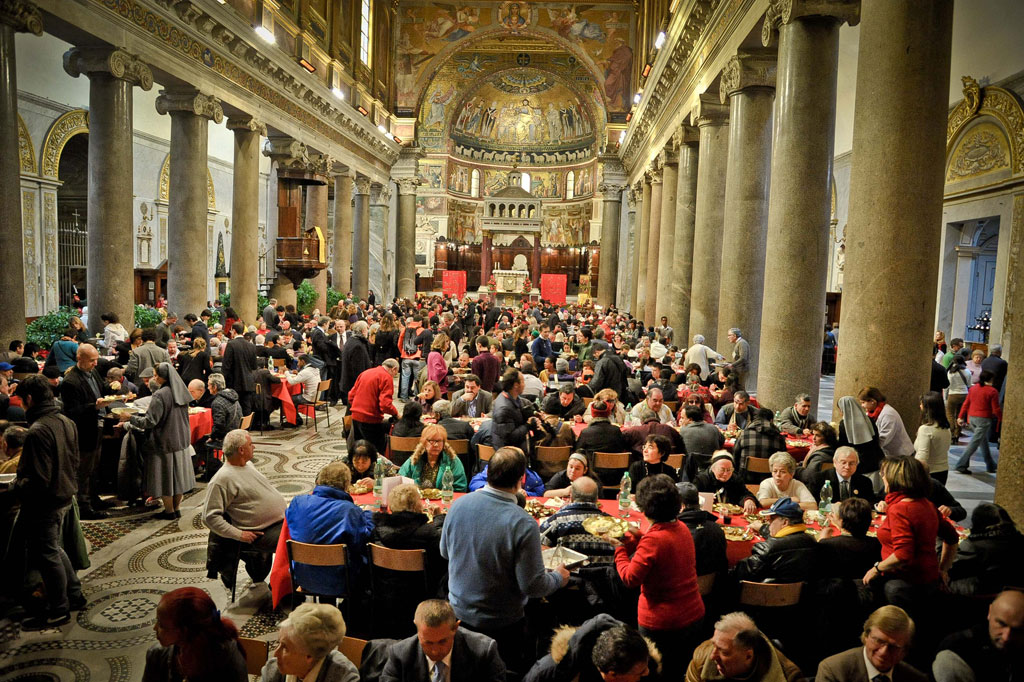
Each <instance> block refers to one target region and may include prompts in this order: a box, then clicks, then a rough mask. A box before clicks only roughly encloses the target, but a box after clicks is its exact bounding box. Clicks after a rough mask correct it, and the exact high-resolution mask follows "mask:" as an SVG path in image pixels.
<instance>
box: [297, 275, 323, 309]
mask: <svg viewBox="0 0 1024 682" xmlns="http://www.w3.org/2000/svg"><path fill="white" fill-rule="evenodd" d="M317 298H318V297H317V294H316V289H314V288H313V283H312V282H310V281H309V280H308V279H304V280H302V284H300V285H299V288H298V289H296V290H295V308H296V310H298V311H299V314H300V315H308V314H310V313H311V312H313V308H315V307H316V299H317Z"/></svg>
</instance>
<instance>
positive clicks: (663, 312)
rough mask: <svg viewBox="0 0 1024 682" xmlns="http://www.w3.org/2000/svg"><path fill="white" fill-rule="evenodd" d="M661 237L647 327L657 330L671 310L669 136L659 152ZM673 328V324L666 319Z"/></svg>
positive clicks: (675, 139)
mask: <svg viewBox="0 0 1024 682" xmlns="http://www.w3.org/2000/svg"><path fill="white" fill-rule="evenodd" d="M661 167H662V171H661V236H660V238H659V239H658V274H659V277H658V281H657V284H656V288H655V290H656V292H657V294H656V295H655V300H654V316H653V317H650V316H648V317H650V321H649V322H648V325H654V326H655V327H657V326H658V325H660V324H661V318H662V317H668V315H669V311H670V310H671V308H672V289H673V282H674V281H675V272H674V271H673V270H672V255H673V253H674V252H675V243H676V201H677V198H676V191H677V184H678V182H679V134H678V133H677V134H675V135H673V136H672V142H671V143H670V145H669V146H668V147H666V148H665V149H664V150H663V151H662V152H661ZM668 323H669V324H670V325H672V326H673V327H674V326H675V324H676V323H677V320H674V319H672V318H669V321H668Z"/></svg>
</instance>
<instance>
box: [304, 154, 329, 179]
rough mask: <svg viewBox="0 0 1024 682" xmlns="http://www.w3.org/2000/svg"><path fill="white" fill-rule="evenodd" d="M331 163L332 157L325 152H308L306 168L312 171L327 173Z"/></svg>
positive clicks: (321, 173)
mask: <svg viewBox="0 0 1024 682" xmlns="http://www.w3.org/2000/svg"><path fill="white" fill-rule="evenodd" d="M332 165H334V159H332V158H331V157H330V156H328V155H327V154H310V155H309V164H308V165H307V168H309V170H310V171H312V172H313V173H319V174H320V175H327V173H328V172H329V171H330V169H331V166H332Z"/></svg>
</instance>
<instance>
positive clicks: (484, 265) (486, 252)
mask: <svg viewBox="0 0 1024 682" xmlns="http://www.w3.org/2000/svg"><path fill="white" fill-rule="evenodd" d="M493 244H494V241H493V239H492V238H491V233H490V232H484V233H483V235H482V236H481V239H480V288H481V289H484V288H486V287H487V281H488V280H489V279H490V278H491V271H492V269H493V268H494V261H493V254H492V253H491V249H492V248H493ZM467 286H468V285H467Z"/></svg>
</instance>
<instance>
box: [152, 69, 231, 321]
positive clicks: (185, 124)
mask: <svg viewBox="0 0 1024 682" xmlns="http://www.w3.org/2000/svg"><path fill="white" fill-rule="evenodd" d="M156 110H157V111H158V112H159V113H161V114H169V115H170V117H171V162H170V207H169V210H168V217H167V232H168V239H167V305H168V307H169V308H170V309H171V310H174V311H176V312H177V313H178V315H179V316H180V317H184V316H185V315H187V314H188V313H195V314H196V315H198V314H199V313H200V311H202V310H203V308H205V307H206V300H207V296H206V294H207V287H208V286H209V284H210V273H209V268H208V267H207V258H206V253H205V251H206V242H207V237H206V210H207V206H208V192H207V178H206V176H207V170H206V151H207V135H208V129H207V128H208V125H209V122H210V121H211V120H212V121H214V122H215V123H220V122H221V121H222V120H224V111H223V110H222V109H221V106H220V100H218V99H217V98H216V97H211V96H209V95H204V94H202V93H200V92H199V91H198V90H195V89H188V90H161V91H160V96H159V97H157V99H156Z"/></svg>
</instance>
